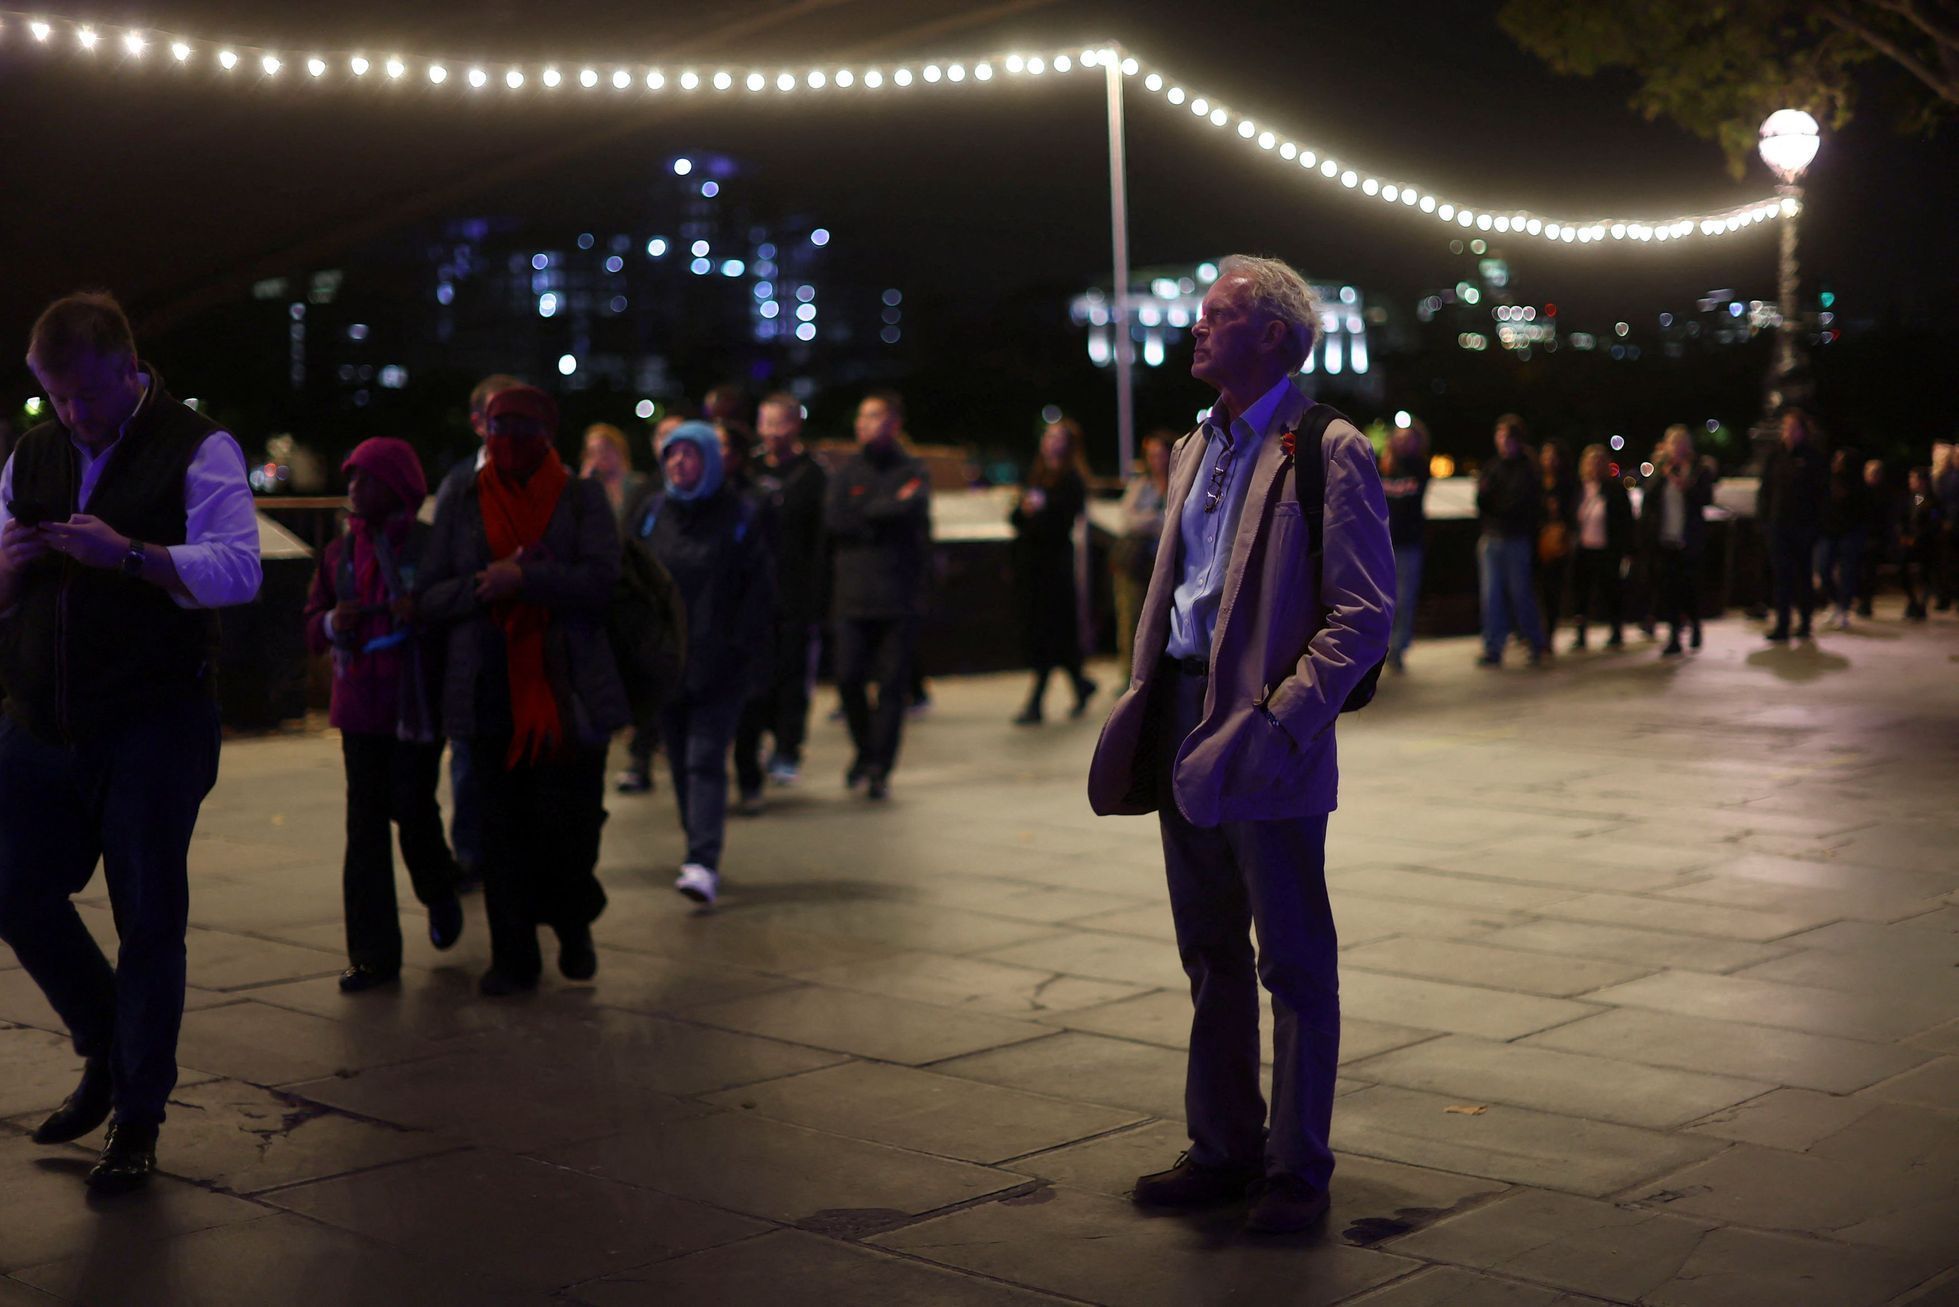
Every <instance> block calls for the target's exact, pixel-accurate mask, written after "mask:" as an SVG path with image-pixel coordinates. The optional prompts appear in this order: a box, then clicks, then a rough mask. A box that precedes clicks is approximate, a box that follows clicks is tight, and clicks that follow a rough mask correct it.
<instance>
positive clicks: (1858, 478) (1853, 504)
mask: <svg viewBox="0 0 1959 1307" xmlns="http://www.w3.org/2000/svg"><path fill="white" fill-rule="evenodd" d="M1870 501H1871V496H1870V491H1869V489H1868V488H1867V487H1866V486H1865V485H1864V460H1863V458H1862V456H1861V455H1859V454H1858V452H1857V451H1856V450H1855V449H1852V448H1850V447H1848V446H1845V447H1842V448H1839V449H1837V450H1835V451H1833V452H1832V453H1831V455H1830V476H1829V481H1828V489H1827V491H1826V492H1825V495H1824V499H1823V516H1822V518H1821V520H1820V523H1819V529H1818V531H1817V535H1816V575H1817V577H1818V578H1819V579H1820V580H1821V581H1822V583H1823V594H1822V599H1823V602H1824V603H1826V604H1828V605H1829V606H1830V615H1829V616H1828V617H1827V618H1825V619H1824V621H1823V625H1824V626H1826V627H1828V628H1829V629H1830V630H1832V631H1848V630H1849V629H1850V606H1851V605H1852V604H1853V603H1855V602H1856V601H1857V586H1858V582H1859V579H1860V578H1861V577H1862V575H1863V559H1864V550H1865V548H1866V547H1867V546H1868V544H1869V535H1870V517H1871V502H1870Z"/></svg>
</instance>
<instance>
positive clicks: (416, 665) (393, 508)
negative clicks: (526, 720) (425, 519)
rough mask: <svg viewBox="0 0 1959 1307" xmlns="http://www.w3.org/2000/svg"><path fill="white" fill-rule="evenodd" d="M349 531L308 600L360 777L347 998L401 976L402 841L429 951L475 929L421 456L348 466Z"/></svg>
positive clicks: (363, 454) (371, 443) (353, 802)
mask: <svg viewBox="0 0 1959 1307" xmlns="http://www.w3.org/2000/svg"><path fill="white" fill-rule="evenodd" d="M340 470H341V471H342V472H344V473H346V475H347V508H348V514H349V516H348V519H347V532H346V534H345V535H342V536H341V537H340V538H339V539H337V540H335V541H334V542H333V543H332V544H330V545H328V546H327V548H326V552H325V554H323V555H322V556H321V558H320V565H319V568H318V570H316V571H315V572H314V573H313V588H312V591H311V592H310V593H309V595H308V596H307V600H306V610H305V623H306V645H307V648H308V649H310V650H312V652H313V653H315V654H323V653H328V652H331V654H332V656H333V698H332V701H331V705H330V707H329V710H328V717H327V720H328V721H330V722H331V723H332V724H333V725H334V726H335V727H336V728H337V729H338V730H339V731H340V753H341V758H342V760H343V761H344V762H345V764H346V768H347V851H346V854H345V856H344V857H343V859H342V860H341V866H340V884H341V893H342V896H343V899H344V901H345V904H346V910H347V970H346V971H345V972H344V973H342V975H341V977H340V989H341V991H342V992H343V993H348V994H354V993H359V992H360V991H362V990H368V989H373V988H375V987H376V986H378V985H386V984H390V983H392V982H393V981H394V980H395V979H397V978H398V977H399V976H400V974H401V918H400V916H398V915H397V913H396V909H395V862H394V850H393V847H392V845H393V838H392V830H393V828H394V827H396V826H399V827H400V828H401V856H402V860H403V861H405V862H406V863H407V864H408V878H409V881H410V882H411V883H412V884H413V885H414V887H415V897H416V898H417V899H419V900H420V901H421V903H422V906H423V907H425V908H427V909H428V912H429V942H430V943H432V944H434V945H435V946H436V947H437V948H438V949H446V948H449V947H450V946H452V945H453V944H455V942H456V940H457V938H458V937H460V936H461V934H462V929H463V909H462V904H461V902H459V901H458V900H457V898H456V878H457V875H458V869H457V867H456V860H455V858H454V857H453V856H452V855H451V854H450V852H449V843H448V841H447V840H445V839H443V837H442V809H441V807H440V806H439V805H438V804H437V803H436V799H435V785H436V780H437V778H438V776H439V774H440V772H441V767H442V740H441V737H440V736H439V735H438V734H437V733H436V716H435V711H434V705H433V704H432V702H431V693H430V692H431V688H432V687H431V686H430V685H429V683H428V680H427V676H426V668H427V666H428V660H427V659H426V658H425V657H424V649H423V639H422V632H421V630H420V629H419V628H418V627H417V626H416V624H415V599H414V595H413V593H412V587H413V585H414V582H415V574H416V572H417V570H418V569H419V568H420V566H421V561H422V554H423V552H424V551H425V549H426V547H427V544H428V528H427V527H425V526H423V525H422V524H421V523H420V522H417V521H416V520H415V513H416V510H417V509H419V508H420V507H421V506H422V501H423V500H424V499H426V498H427V497H428V481H427V479H426V478H425V476H424V475H423V473H422V461H421V459H420V458H418V457H417V456H416V454H415V448H414V446H412V445H410V444H409V443H408V442H407V441H405V440H394V439H391V438H389V437H386V436H381V437H376V438H375V439H372V440H364V441H362V442H361V443H360V444H358V445H356V446H355V447H354V452H353V453H351V454H349V455H348V456H347V461H346V462H344V463H343V464H341V469H340Z"/></svg>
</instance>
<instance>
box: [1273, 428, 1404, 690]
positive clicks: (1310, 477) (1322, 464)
mask: <svg viewBox="0 0 1959 1307" xmlns="http://www.w3.org/2000/svg"><path fill="white" fill-rule="evenodd" d="M1346 418H1347V415H1346V414H1345V413H1342V412H1341V411H1340V410H1339V409H1336V408H1334V407H1333V406H1332V405H1331V404H1315V405H1313V407H1311V408H1310V409H1308V410H1306V414H1305V416H1304V417H1302V418H1300V420H1299V426H1298V428H1297V430H1296V432H1295V434H1294V436H1293V478H1294V487H1295V489H1296V490H1297V491H1298V494H1299V507H1300V509H1301V511H1303V512H1304V513H1305V514H1306V532H1307V537H1306V538H1307V541H1308V548H1309V550H1310V551H1311V553H1312V557H1313V560H1314V563H1315V566H1318V564H1319V561H1320V560H1321V559H1322V558H1323V557H1324V556H1325V554H1326V538H1325V537H1326V460H1325V459H1324V458H1323V457H1322V456H1321V454H1320V446H1321V444H1322V443H1323V440H1324V437H1325V436H1326V429H1327V427H1329V426H1330V425H1332V424H1333V423H1334V422H1337V421H1344V420H1346ZM1386 665H1387V659H1386V658H1385V657H1384V658H1382V659H1381V661H1380V662H1377V663H1375V664H1374V666H1372V667H1370V668H1369V669H1368V671H1367V675H1365V676H1363V677H1361V678H1360V683H1359V684H1357V685H1355V686H1354V688H1353V690H1352V692H1351V693H1349V694H1348V695H1347V701H1346V702H1345V703H1343V704H1341V705H1340V711H1341V712H1343V713H1348V712H1359V711H1360V710H1361V709H1362V708H1365V707H1366V706H1367V705H1368V704H1370V703H1372V702H1373V701H1374V691H1375V688H1376V687H1377V686H1379V685H1380V683H1381V668H1383V667H1384V666H1386Z"/></svg>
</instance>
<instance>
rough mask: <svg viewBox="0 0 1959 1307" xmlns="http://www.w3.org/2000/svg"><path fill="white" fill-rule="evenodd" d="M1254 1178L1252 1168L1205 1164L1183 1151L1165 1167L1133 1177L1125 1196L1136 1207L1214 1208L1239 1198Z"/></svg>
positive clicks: (1256, 1176) (1254, 1169) (1255, 1176)
mask: <svg viewBox="0 0 1959 1307" xmlns="http://www.w3.org/2000/svg"><path fill="white" fill-rule="evenodd" d="M1257 1179H1258V1171H1257V1169H1256V1168H1254V1167H1246V1166H1205V1165H1203V1164H1201V1163H1199V1162H1193V1161H1191V1160H1190V1154H1189V1153H1188V1152H1184V1153H1179V1154H1178V1155H1177V1163H1176V1165H1175V1166H1172V1167H1171V1168H1170V1169H1169V1170H1167V1171H1157V1172H1154V1173H1152V1174H1150V1175H1142V1176H1137V1177H1136V1187H1135V1188H1133V1189H1131V1190H1130V1191H1129V1196H1130V1198H1131V1199H1133V1200H1134V1201H1135V1203H1136V1205H1137V1206H1138V1207H1217V1206H1220V1205H1222V1204H1224V1203H1235V1202H1237V1201H1238V1200H1239V1199H1241V1198H1243V1197H1244V1196H1245V1191H1246V1190H1247V1189H1249V1188H1250V1187H1251V1185H1252V1183H1253V1182H1254V1181H1255V1180H1257Z"/></svg>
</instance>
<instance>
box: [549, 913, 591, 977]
mask: <svg viewBox="0 0 1959 1307" xmlns="http://www.w3.org/2000/svg"><path fill="white" fill-rule="evenodd" d="M598 973H599V955H598V952H597V951H596V950H595V949H593V947H592V928H591V927H590V926H584V925H580V926H561V927H559V928H558V974H559V975H561V976H563V977H564V978H565V979H566V980H590V979H591V978H592V977H593V976H596V975H597V974H598Z"/></svg>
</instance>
